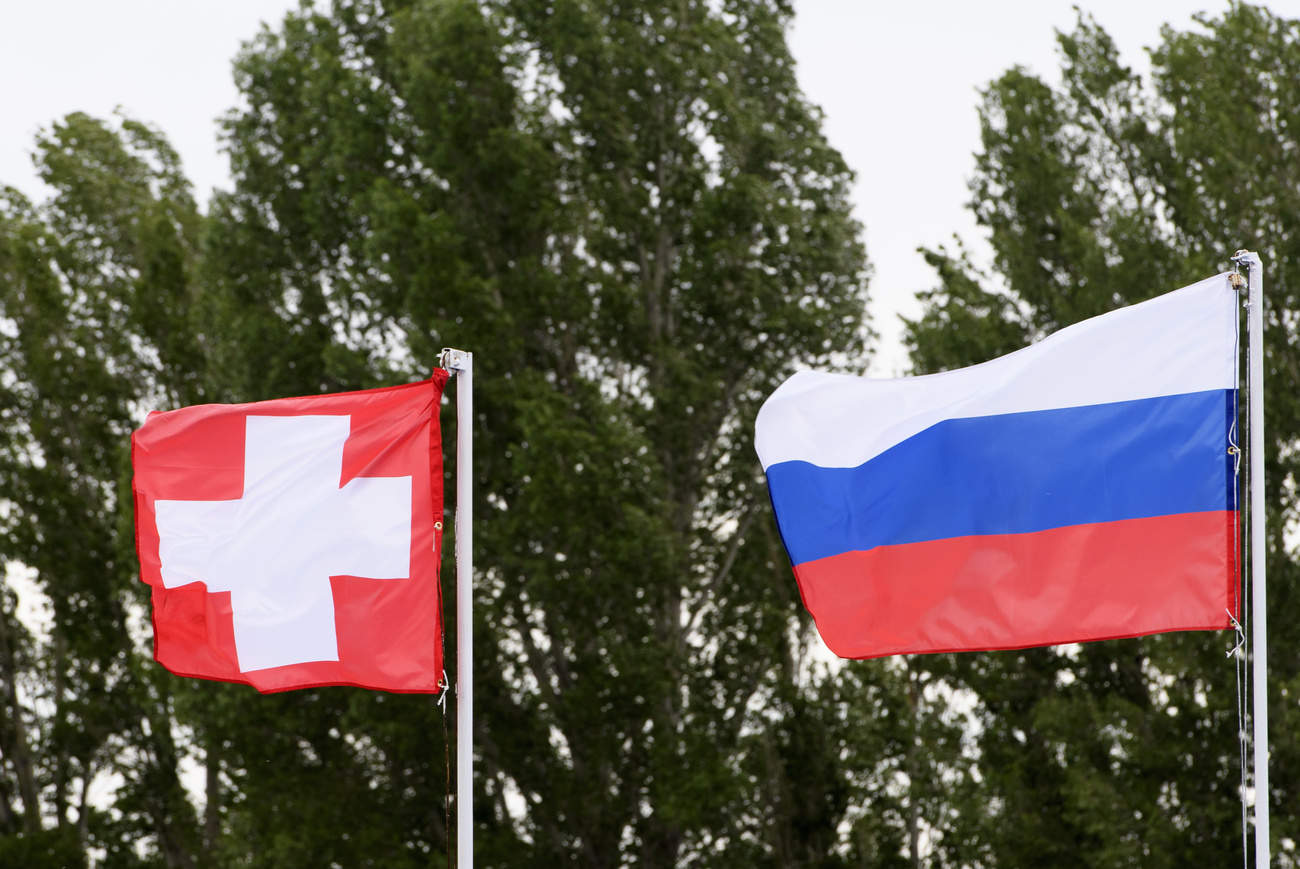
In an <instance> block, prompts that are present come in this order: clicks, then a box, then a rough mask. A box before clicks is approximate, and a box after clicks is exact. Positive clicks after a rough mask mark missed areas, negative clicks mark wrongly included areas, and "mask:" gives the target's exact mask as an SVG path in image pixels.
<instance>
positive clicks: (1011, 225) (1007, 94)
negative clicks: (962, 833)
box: [907, 3, 1300, 867]
mask: <svg viewBox="0 0 1300 869" xmlns="http://www.w3.org/2000/svg"><path fill="white" fill-rule="evenodd" d="M1198 24H1199V26H1198V27H1197V28H1196V29H1193V30H1190V31H1177V30H1174V29H1172V28H1166V29H1165V30H1164V31H1163V34H1162V40H1163V41H1162V44H1161V45H1160V46H1159V47H1158V48H1156V49H1154V50H1153V51H1152V55H1151V56H1152V62H1153V72H1152V78H1151V81H1150V82H1145V81H1143V80H1142V79H1141V78H1140V77H1139V76H1138V75H1137V74H1136V73H1134V72H1133V71H1132V70H1131V69H1130V68H1128V67H1125V66H1123V65H1122V64H1121V63H1120V61H1119V58H1118V54H1117V52H1116V49H1115V46H1114V43H1113V42H1112V41H1111V39H1110V38H1109V36H1108V35H1107V34H1106V33H1105V32H1104V31H1103V30H1102V29H1101V28H1100V27H1098V26H1097V25H1096V24H1095V23H1094V22H1093V21H1091V20H1090V19H1088V18H1087V17H1083V16H1081V18H1080V21H1079V24H1078V26H1077V27H1076V28H1075V30H1074V31H1072V32H1070V33H1068V34H1062V35H1060V37H1059V43H1060V52H1061V58H1062V69H1061V72H1062V81H1061V84H1060V85H1059V86H1057V87H1053V86H1051V85H1048V84H1047V83H1045V82H1044V81H1043V80H1041V79H1039V78H1037V77H1035V76H1033V75H1031V74H1029V73H1027V72H1025V71H1024V70H1021V69H1013V70H1010V71H1008V72H1007V73H1006V74H1005V75H1003V76H1002V77H1001V78H999V79H997V80H996V81H994V82H993V83H992V84H990V86H989V87H988V89H987V90H986V91H985V92H984V100H983V106H982V108H981V113H980V117H981V123H982V141H983V147H982V149H981V151H980V152H979V153H978V154H977V157H976V172H975V177H974V179H973V181H972V184H971V191H972V201H971V208H972V209H973V210H974V212H975V215H976V217H977V220H978V221H979V223H980V224H981V225H982V226H983V227H984V228H985V229H986V231H987V232H988V237H989V239H990V241H991V243H992V248H993V252H994V258H993V263H992V270H993V273H994V275H995V276H996V278H997V279H998V280H997V281H994V280H991V279H990V276H986V275H982V274H979V273H978V271H977V270H976V269H975V268H974V267H972V265H971V264H970V262H969V260H968V259H967V258H966V257H965V256H964V255H963V254H961V253H960V252H959V253H957V254H950V253H948V252H945V251H933V252H930V253H928V258H929V260H930V262H931V263H932V264H933V265H934V266H935V267H936V269H937V271H938V273H939V278H940V284H939V286H938V288H937V289H935V290H934V291H932V292H930V293H928V294H927V295H926V296H925V297H924V301H925V303H926V304H925V309H924V312H923V314H922V316H921V317H920V318H918V319H917V320H916V321H914V322H911V323H909V324H908V327H907V330H908V342H909V346H910V349H911V352H912V359H913V362H914V364H915V366H916V368H917V370H918V372H928V371H938V370H943V369H947V368H952V367H957V366H961V365H969V364H973V363H977V362H981V361H984V360H985V359H988V358H991V357H993V356H996V355H999V354H1001V353H1005V352H1007V351H1008V350H1011V349H1015V347H1017V346H1020V345H1023V344H1024V343H1027V342H1028V341H1030V340H1032V339H1035V338H1037V337H1040V336H1041V335H1043V334H1046V333H1047V332H1050V331H1052V330H1055V329H1057V328H1059V327H1061V326H1065V325H1069V324H1070V323H1073V322H1076V321H1078V320H1080V319H1082V318H1085V317H1089V316H1093V315H1095V314H1098V313H1101V312H1103V311H1106V310H1109V309H1112V308H1114V307H1117V306H1119V305H1125V304H1130V303H1133V302H1137V301H1141V300H1143V299H1145V298H1149V297H1150V296H1152V295H1155V294H1158V293H1162V292H1166V291H1168V290H1171V289H1174V288H1176V287H1178V286H1182V285H1184V284H1188V283H1191V282H1192V281H1194V280H1197V279H1199V278H1202V277H1205V276H1207V275H1209V274H1213V273H1215V272H1219V271H1223V270H1225V269H1226V268H1227V267H1228V262H1227V261H1228V257H1229V256H1230V255H1231V254H1232V252H1233V251H1235V250H1236V249H1238V248H1243V247H1245V248H1250V249H1254V250H1258V251H1260V252H1261V253H1262V254H1263V256H1264V259H1265V262H1266V309H1265V312H1266V318H1267V323H1268V326H1267V336H1266V347H1265V348H1264V352H1265V360H1266V361H1265V364H1266V369H1267V372H1266V392H1267V394H1266V402H1267V405H1266V407H1267V411H1266V413H1267V419H1266V427H1267V435H1268V444H1267V456H1266V466H1267V473H1268V478H1269V483H1268V503H1269V515H1268V520H1269V553H1270V554H1269V558H1270V563H1269V596H1270V597H1269V608H1270V611H1271V612H1273V613H1283V612H1287V611H1288V609H1289V607H1290V605H1291V602H1292V601H1293V599H1294V596H1295V588H1296V584H1295V583H1296V562H1295V560H1294V550H1293V549H1291V548H1289V547H1288V546H1287V545H1286V542H1285V539H1284V536H1283V532H1284V529H1285V528H1286V527H1287V525H1288V523H1290V522H1291V521H1293V520H1292V517H1293V515H1294V511H1295V509H1296V501H1295V497H1294V494H1293V492H1294V487H1293V478H1294V474H1295V461H1296V459H1295V449H1294V443H1295V441H1296V438H1297V434H1298V433H1300V416H1297V403H1296V398H1295V396H1294V384H1295V383H1296V377H1297V374H1298V373H1300V370H1298V369H1297V367H1296V364H1295V359H1296V349H1295V340H1294V330H1293V329H1292V328H1291V326H1290V325H1289V324H1291V323H1292V321H1293V320H1294V317H1295V314H1294V311H1295V310H1296V305H1297V301H1298V300H1297V298H1296V296H1295V292H1294V289H1293V288H1294V287H1295V286H1296V280H1297V277H1296V275H1295V274H1294V270H1295V263H1296V261H1297V252H1296V245H1297V243H1300V236H1298V235H1297V231H1296V221H1295V215H1296V213H1297V211H1296V208H1295V198H1296V190H1297V189H1300V188H1297V183H1296V182H1297V177H1296V175H1297V164H1296V161H1295V159H1294V156H1293V154H1294V152H1295V148H1296V146H1297V142H1296V139H1295V134H1294V130H1295V129H1296V127H1295V118H1294V114H1295V108H1294V107H1295V105H1296V102H1295V98H1296V97H1297V96H1300V94H1297V93H1295V90H1296V87H1297V81H1300V78H1297V75H1296V71H1297V70H1300V49H1298V48H1297V45H1298V44H1300V42H1298V39H1300V23H1297V22H1295V21H1287V20H1283V19H1280V18H1278V17H1276V16H1274V15H1272V14H1271V13H1269V12H1267V11H1265V10H1262V9H1259V8H1256V7H1252V6H1248V5H1246V4H1236V3H1235V4H1233V6H1232V7H1231V8H1230V9H1229V10H1228V11H1227V12H1226V13H1225V14H1224V15H1223V16H1222V17H1220V18H1209V17H1203V18H1199V19H1198ZM1274 626H1276V627H1274ZM1270 628H1271V629H1272V635H1271V637H1270V647H1269V656H1270V667H1271V674H1270V684H1269V692H1270V695H1269V696H1270V700H1271V709H1272V716H1273V727H1272V736H1273V740H1272V749H1273V765H1272V776H1273V787H1272V793H1271V794H1270V795H1269V797H1270V799H1271V806H1272V811H1273V818H1274V822H1273V828H1272V829H1273V836H1274V853H1275V854H1276V853H1278V852H1279V850H1280V851H1281V854H1280V856H1279V860H1280V861H1282V865H1292V864H1293V862H1294V850H1293V849H1294V847H1295V845H1294V841H1293V840H1294V838H1295V836H1296V821H1297V817H1296V813H1295V812H1296V810H1295V800H1294V799H1293V798H1292V797H1293V794H1294V792H1295V789H1296V779H1295V776H1296V769H1297V768H1296V766H1295V759H1296V753H1295V741H1294V738H1293V736H1292V734H1293V732H1294V729H1295V728H1294V721H1295V717H1296V716H1295V713H1294V712H1293V710H1292V707H1293V706H1294V704H1293V703H1291V702H1290V701H1289V699H1288V698H1290V697H1291V696H1292V694H1293V693H1294V691H1295V690H1296V674H1297V664H1298V663H1300V661H1297V659H1296V655H1295V651H1294V650H1295V649H1296V648H1297V639H1300V638H1297V636H1296V635H1295V631H1294V629H1293V628H1292V627H1290V626H1289V625H1288V624H1287V622H1286V620H1282V623H1281V624H1278V620H1277V619H1274V620H1273V625H1270ZM1231 645H1232V642H1231V638H1230V637H1228V636H1224V635H1219V634H1213V633H1188V634H1170V635H1164V636H1156V637H1148V638H1144V639H1138V640H1124V641H1115V642H1108V643H1094V644H1086V645H1084V646H1081V647H1066V648H1058V649H1039V650H1031V651H1024V652H1002V653H990V654H982V655H970V656H960V657H958V658H956V659H955V660H953V661H936V662H934V664H933V665H932V669H934V670H935V671H936V673H937V674H939V676H940V677H941V678H944V679H948V680H951V683H952V684H955V685H960V686H962V687H964V688H966V689H968V690H969V691H970V692H972V693H973V695H974V696H975V697H977V698H978V705H977V714H978V717H979V721H980V727H979V739H978V745H979V751H980V761H979V769H980V771H981V772H982V774H983V778H984V784H983V786H982V794H981V796H980V801H979V803H977V804H975V805H972V806H970V807H969V808H971V809H974V811H968V812H964V813H962V816H963V820H962V822H961V825H966V824H972V825H973V826H971V827H970V829H972V830H974V835H976V837H977V838H979V839H981V840H983V841H984V842H985V843H987V845H988V847H989V848H990V854H991V861H990V862H991V863H992V864H993V865H1013V866H1015V865H1053V866H1079V867H1085V866H1087V867H1100V866H1119V865H1134V866H1137V865H1141V866H1184V865H1209V864H1214V865H1228V864H1230V863H1231V862H1234V861H1237V860H1240V859H1241V856H1242V855H1241V847H1242V845H1241V843H1242V831H1241V809H1240V804H1239V795H1238V788H1237V785H1238V778H1239V764H1238V751H1237V740H1236V731H1237V719H1236V711H1235V709H1236V707H1235V704H1236V685H1235V677H1234V673H1233V664H1232V662H1231V661H1230V660H1227V659H1226V658H1225V656H1224V652H1225V651H1226V650H1227V649H1228V648H1229V647H1230V646H1231ZM1279 846H1281V847H1280V848H1279Z"/></svg>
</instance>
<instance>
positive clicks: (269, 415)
mask: <svg viewBox="0 0 1300 869" xmlns="http://www.w3.org/2000/svg"><path fill="white" fill-rule="evenodd" d="M446 381H447V372H445V371H441V370H438V371H435V372H434V374H433V376H432V377H431V379H429V380H426V381H422V382H420V383H412V384H406V385H403V386H396V387H389V388H385V389H372V390H366V391H361V392H350V393H339V394H332V395H319V396H311V397H305V398H286V399H277V400H273V401H263V402H257V403H253V404H240V405H202V406H196V407H186V408H181V409H179V410H174V411H169V412H166V413H153V414H150V416H149V418H148V419H147V420H146V422H145V424H144V425H143V426H141V428H140V429H139V430H138V431H136V432H135V433H134V434H133V435H132V438H131V457H132V465H133V471H134V477H133V489H134V496H135V510H136V545H137V551H138V554H139V559H140V572H141V579H142V580H143V581H144V582H146V583H147V584H149V585H150V586H151V587H152V598H153V627H154V657H155V659H156V660H157V661H158V662H159V663H160V664H162V665H163V666H164V667H166V668H167V669H168V670H170V671H171V672H173V673H176V674H178V675H182V676H194V677H199V678H205V679H217V680H222V681H228V682H242V683H245V684H249V685H252V686H253V687H255V688H256V689H257V690H259V691H263V692H270V691H282V690H287V689H291V688H306V687H315V686H322V685H356V686H361V687H366V688H378V689H385V690H390V691H407V692H436V691H437V690H439V679H440V677H441V675H442V668H443V661H442V623H441V606H440V594H441V592H440V587H439V581H438V569H439V563H440V560H441V547H442V518H443V503H442V501H443V470H442V441H441V434H440V430H439V425H438V410H439V407H440V403H441V399H442V391H443V387H444V386H445V384H446Z"/></svg>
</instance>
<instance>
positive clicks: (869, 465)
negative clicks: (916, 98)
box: [767, 390, 1236, 564]
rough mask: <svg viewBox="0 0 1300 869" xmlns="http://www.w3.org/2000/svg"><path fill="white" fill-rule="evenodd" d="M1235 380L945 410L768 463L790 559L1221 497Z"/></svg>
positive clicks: (1194, 509) (1163, 511)
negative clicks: (852, 456) (868, 443)
mask: <svg viewBox="0 0 1300 869" xmlns="http://www.w3.org/2000/svg"><path fill="white" fill-rule="evenodd" d="M1235 406H1236V401H1235V390H1211V391H1207V392H1194V393H1189V394H1185V395H1170V396H1162V397H1159V398H1148V399H1141V400H1137V401H1124V402H1116V403H1114V404H1100V405H1090V406H1086V407H1072V408H1064V409H1059V410H1043V411H1033V412H1029V413H1012V414H1004V415H999V416H985V417H974V418H970V419H950V420H945V421H943V422H940V423H937V424H936V425H933V426H931V427H930V428H928V429H926V430H925V431H922V432H920V433H919V434H917V435H914V436H913V437H911V438H909V439H908V440H906V441H903V442H902V443H900V444H898V445H896V446H894V447H892V448H890V449H889V450H887V451H886V452H884V453H882V454H880V455H879V456H876V457H875V458H873V459H871V460H870V461H868V462H866V463H864V464H862V465H859V466H858V467H856V468H823V467H818V466H816V465H813V464H810V463H808V462H800V461H794V462H782V463H780V464H777V465H773V466H771V467H769V468H768V469H767V480H768V486H769V488H770V490H771V494H772V502H773V504H774V506H775V508H776V514H777V517H778V521H779V524H780V526H781V533H782V536H783V537H784V538H785V543H786V546H787V547H788V548H789V550H790V558H791V560H792V561H793V562H794V563H795V564H802V563H804V562H806V561H814V560H816V559H819V558H825V557H827V556H831V555H838V554H840V553H843V552H851V551H854V550H868V549H872V548H874V547H876V546H885V545H893V544H901V543H919V542H923V541H927V540H942V539H945V538H950V537H966V536H970V535H980V534H1019V533H1028V532H1033V531H1044V530H1047V529H1049V528H1062V527H1065V526H1068V525H1082V524H1086V523H1094V522H1114V521H1119V520H1123V519H1139V518H1148V517H1152V516H1165V515H1173V514H1178V513H1198V512H1203V511H1209V510H1227V509H1231V508H1232V506H1233V505H1232V502H1231V491H1232V489H1231V482H1230V481H1231V479H1232V464H1233V463H1232V456H1230V455H1229V454H1228V427H1229V424H1230V422H1231V418H1232V415H1233V413H1234V408H1235Z"/></svg>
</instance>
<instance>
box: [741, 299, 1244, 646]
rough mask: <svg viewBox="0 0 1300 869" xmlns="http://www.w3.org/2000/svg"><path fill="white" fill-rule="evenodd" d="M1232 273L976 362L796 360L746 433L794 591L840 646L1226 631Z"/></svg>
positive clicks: (1022, 642)
mask: <svg viewBox="0 0 1300 869" xmlns="http://www.w3.org/2000/svg"><path fill="white" fill-rule="evenodd" d="M1237 305H1238V298H1237V294H1236V292H1235V291H1233V290H1232V289H1231V287H1230V286H1229V284H1228V278H1227V275H1220V276H1218V277H1214V278H1210V279H1209V280H1205V281H1202V282H1200V283H1198V284H1194V285H1193V286H1190V287H1186V288H1185V289H1182V290H1178V291H1176V292H1173V293H1168V294H1166V295H1164V296H1160V297H1158V298H1155V299H1152V300H1151V301H1148V302H1143V303H1141V304H1138V305H1133V306H1131V307H1127V308H1121V309H1119V310H1117V311H1112V312H1111V313H1108V314H1104V315H1102V316H1100V317H1096V318H1093V319H1091V320H1086V321H1084V322H1082V323H1078V324H1076V325H1074V326H1070V327H1068V328H1065V329H1062V330H1060V331H1059V332H1056V333H1054V334H1053V335H1051V336H1049V337H1047V338H1045V339H1043V340H1042V341H1040V342H1038V343H1036V344H1034V345H1032V346H1030V347H1026V348H1025V349H1023V350H1019V351H1017V352H1015V353H1012V354H1010V355H1007V356H1003V357H1001V358H999V359H994V360H993V361H991V362H986V363H984V364H983V365H976V366H974V367H971V368H963V369H960V370H956V371H949V372H945V373H942V374H932V375H927V376H924V377H907V378H900V379H894V380H875V379H868V378H861V377H854V376H849V375H840V374H826V373H820V372H814V371H802V372H799V373H798V374H795V375H794V376H793V377H791V378H790V379H789V380H787V381H786V382H785V383H783V384H782V385H781V386H780V388H778V389H777V390H776V392H774V393H773V394H772V396H771V397H770V398H769V399H768V400H767V402H766V403H765V404H764V405H763V407H762V409H761V410H760V411H759V414H758V421H757V432H756V446H757V448H758V453H759V458H760V460H761V461H762V464H763V468H764V470H765V471H766V473H767V482H768V487H769V490H770V492H771V496H772V503H773V506H774V507H775V510H776V518H777V523H778V525H779V526H780V529H781V535H782V537H783V538H784V540H785V545H786V549H787V551H788V552H789V554H790V560H791V562H792V563H793V565H794V572H795V577H796V578H797V580H798V582H799V589H800V592H801V594H802V595H803V600H804V604H805V605H806V606H807V607H808V610H809V611H810V612H811V613H812V615H813V617H814V619H815V620H816V622H817V627H818V630H819V631H820V632H821V635H822V638H823V639H824V640H825V641H826V644H827V646H829V647H830V649H831V650H832V651H833V652H835V654H837V655H839V656H841V657H845V658H871V657H878V656H881V655H894V654H903V653H915V652H947V651H968V650H982V649H1013V648H1026V647H1029V646H1041V645H1054V644H1059V643H1073V642H1081V641H1086V640H1104V639H1115V638H1119V637H1133V636H1139V635H1142V634H1151V633H1158V632H1162V631H1182V630H1210V629H1221V628H1226V627H1229V626H1230V624H1231V619H1232V618H1236V617H1237V616H1238V608H1239V594H1238V591H1237V588H1238V584H1237V556H1236V553H1237V542H1236V539H1237V538H1236V535H1237V515H1238V514H1237V500H1236V485H1237V484H1236V473H1235V464H1236V463H1235V459H1236V449H1235V447H1234V446H1233V442H1234V436H1233V435H1234V428H1233V427H1234V425H1235V421H1236V417H1237V310H1238V308H1237Z"/></svg>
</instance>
